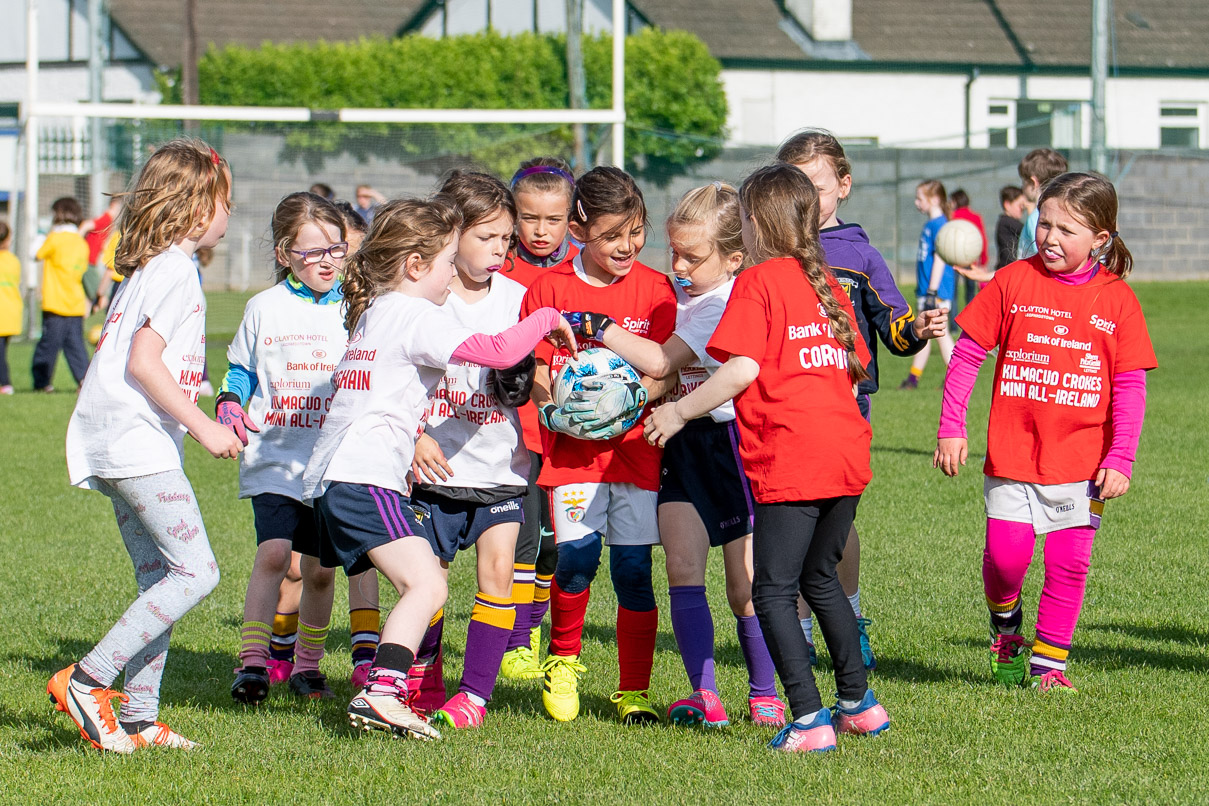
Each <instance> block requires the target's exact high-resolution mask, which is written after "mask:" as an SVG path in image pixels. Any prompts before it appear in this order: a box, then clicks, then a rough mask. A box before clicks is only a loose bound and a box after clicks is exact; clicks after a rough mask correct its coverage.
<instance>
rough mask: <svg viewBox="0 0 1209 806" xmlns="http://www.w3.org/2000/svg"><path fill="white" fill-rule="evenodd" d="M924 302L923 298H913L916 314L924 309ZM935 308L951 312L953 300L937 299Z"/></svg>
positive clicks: (925, 300)
mask: <svg viewBox="0 0 1209 806" xmlns="http://www.w3.org/2000/svg"><path fill="white" fill-rule="evenodd" d="M926 302H927V299H926V298H925V297H916V298H915V312H916V313H920V312H922V311H923V309H924V304H925V303H926ZM936 307H937V308H939V309H940V310H942V311H948V310H951V309H952V308H953V300H951V299H940V298H939V297H937V298H936Z"/></svg>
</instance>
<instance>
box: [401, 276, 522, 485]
mask: <svg viewBox="0 0 1209 806" xmlns="http://www.w3.org/2000/svg"><path fill="white" fill-rule="evenodd" d="M524 297H525V287H524V286H522V285H521V284H520V283H518V282H515V281H514V280H510V279H508V278H507V277H501V276H500V275H498V274H497V275H495V276H494V277H492V278H491V289H490V291H488V292H487V296H485V297H483V298H482V299H480V300H478V301H477V302H474V303H468V302H466V301H465V300H463V299H461V298H460V297H459V296H458V295H457V294H450V295H449V299H448V300H447V301H446V302H445V309H446V310H447V311H448V312H449V314H450V315H451V316H452V317H453V318H454V319H455V320H456V321H457V323H458V324H459V325H463V326H465V327H467V328H471V327H472V328H473V329H474V330H475V332H478V333H487V334H491V335H495V334H496V333H501V332H503V331H505V330H507V329H508V328H510V327H512V326H513V325H515V324H516V323H517V322H518V321H520V312H521V300H523V299H524ZM490 371H491V370H489V369H487V368H486V367H482V366H479V365H478V364H459V363H455V364H450V365H449V368H448V369H446V370H445V378H444V379H443V380H442V381H441V382H440V383H439V384H437V389H436V392H435V393H434V395H433V398H432V402H431V405H430V406H429V408H428V413H427V415H426V416H425V422H426V423H427V427H426V428H425V431H424V433H426V434H427V435H428V436H430V437H432V438H433V439H435V440H436V441H437V444H439V445H440V446H441V451H442V453H444V454H445V459H446V460H447V461H448V462H449V466H450V467H451V468H452V469H453V476H451V477H450V479H449V480H448V481H443V482H441V481H438V482H436V484H437V485H439V486H442V487H475V488H478V489H489V488H491V487H503V486H508V487H524V486H525V485H526V484H528V478H529V451H528V450H526V449H525V445H524V442H522V441H521V437H520V432H521V424H520V415H519V414H517V411H516V409H513V408H508V407H507V406H501V405H499V403H498V402H497V401H496V399H495V394H494V393H493V392H492V390H491V384H489V383H488V382H487V375H488V373H489V372H490Z"/></svg>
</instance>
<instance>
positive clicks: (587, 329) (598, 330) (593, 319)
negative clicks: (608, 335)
mask: <svg viewBox="0 0 1209 806" xmlns="http://www.w3.org/2000/svg"><path fill="white" fill-rule="evenodd" d="M566 319H567V323H568V324H569V325H571V330H572V331H573V332H574V333H575V335H576V336H579V337H581V338H585V339H595V340H596V341H600V340H601V339H603V338H604V332H605V330H606V329H607V328H608V327H609V325H612V324H616V323H615V322H614V321H613V319H612V318H611V317H610V316H608V315H607V314H603V313H591V312H588V311H582V312H577V313H569V314H567V315H566Z"/></svg>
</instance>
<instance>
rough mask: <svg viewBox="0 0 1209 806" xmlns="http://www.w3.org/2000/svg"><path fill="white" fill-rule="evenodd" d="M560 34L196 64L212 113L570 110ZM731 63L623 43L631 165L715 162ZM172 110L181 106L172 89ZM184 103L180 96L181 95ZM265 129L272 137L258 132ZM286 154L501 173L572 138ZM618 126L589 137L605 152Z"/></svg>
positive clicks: (300, 137)
mask: <svg viewBox="0 0 1209 806" xmlns="http://www.w3.org/2000/svg"><path fill="white" fill-rule="evenodd" d="M583 50H584V67H585V71H586V73H587V81H588V103H589V105H590V106H592V107H594V108H607V107H609V106H610V104H611V82H612V42H611V38H610V37H605V36H601V37H585V39H584V47H583ZM564 52H565V51H564V40H563V38H562V37H561V36H539V35H533V34H522V35H519V36H511V37H504V36H500V35H498V34H496V33H484V34H476V35H471V36H456V37H449V38H446V39H430V38H428V37H423V36H407V37H403V38H399V39H392V40H383V39H372V40H362V41H360V42H355V43H326V42H319V43H313V44H292V45H273V44H266V45H264V46H262V47H260V48H257V49H248V48H243V47H236V46H229V47H226V48H223V49H221V50H218V49H211V50H210V51H209V52H208V53H206V55H205V56H204V57H203V58H202V59H201V62H200V64H199V66H198V73H199V84H200V88H201V101H202V103H203V104H230V105H237V106H305V107H309V108H317V109H336V108H340V107H368V108H422V107H437V108H478V109H506V108H514V109H541V108H566V107H567V106H568V104H569V102H568V89H567V71H566V63H565V59H564ZM720 72H721V65H719V63H718V62H717V60H715V59H714V58H713V57H711V56H710V55H709V52H708V51H707V49H706V47H705V45H704V44H703V43H702V42H701V41H700V40H699V39H697V38H696V37H694V36H693V35H691V34H689V33H686V32H683V31H668V32H664V31H659V30H656V29H650V28H648V29H646V30H644V31H642V32H641V33H639V34H636V35H634V36H631V37H628V38H627V40H626V107H627V112H628V124H627V128H626V155H627V165H628V167H629V168H630V169H631V170H637V171H638V172H639V173H642V174H644V175H647V176H650V177H653V178H657V179H658V178H662V177H667V176H670V175H673V174H676V173H679V172H682V171H684V170H685V169H686V168H687V167H688V166H690V165H692V164H693V163H695V162H698V161H701V160H708V159H711V158H712V157H714V156H715V155H716V154H717V152H718V150H719V148H720V143H721V138H722V137H723V135H724V132H725V122H726V97H725V94H724V92H723V89H722V84H721V81H720V78H719V74H720ZM164 86H165V87H166V89H167V91H168V92H167V94H168V100H175V99H176V98H179V92H178V90H177V86H176V83H175V82H174V81H171V80H170V81H167V82H165V85H164ZM173 95H175V96H176V98H174V97H173ZM259 128H261V129H264V128H272V127H266V126H260V127H259ZM281 130H282V131H285V132H286V133H287V150H288V152H289V154H287V156H289V157H292V158H298V159H302V160H304V161H306V162H307V163H308V164H309V165H310V166H312V167H319V165H321V164H322V161H323V159H324V158H325V157H326V156H328V155H332V154H337V153H350V154H354V155H356V156H358V157H359V158H365V157H366V156H368V155H369V154H370V153H375V154H378V155H380V156H384V155H386V154H391V155H394V156H396V157H397V158H399V159H401V160H403V161H408V162H414V163H424V162H434V163H438V164H435V165H432V166H429V167H434V168H438V169H439V168H443V167H447V165H445V164H441V163H449V164H456V163H459V162H460V163H463V164H464V163H465V162H466V161H467V160H469V161H473V162H476V163H478V164H480V165H481V166H483V167H485V168H488V169H490V170H494V171H496V172H498V173H501V174H508V173H510V172H511V171H512V170H513V169H514V168H515V165H516V162H517V161H518V160H519V159H523V158H525V157H529V156H533V155H535V154H538V153H547V152H550V151H554V152H556V153H560V154H569V152H570V150H571V132H570V127H568V126H502V125H497V126H481V125H441V126H419V125H407V126H403V125H377V124H363V125H357V126H350V125H347V124H332V123H319V124H313V125H311V126H308V127H304V128H303V127H281ZM606 136H607V127H600V126H596V127H592V130H591V138H590V139H591V141H592V142H593V143H594V145H595V146H596V147H597V148H599V147H600V145H601V144H602V143H603V142H604V139H605V137H606Z"/></svg>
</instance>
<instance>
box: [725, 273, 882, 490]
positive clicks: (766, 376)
mask: <svg viewBox="0 0 1209 806" xmlns="http://www.w3.org/2000/svg"><path fill="white" fill-rule="evenodd" d="M827 277H828V281H829V282H830V284H831V291H832V293H833V294H834V295H835V298H836V300H837V301H839V303H840V305H841V306H842V307H843V308H844V310H845V312H846V313H847V314H848V316H849V317H850V318H851V319H852V322H853V324H852V327H853V330H856V314H855V313H854V312H853V310H852V303H851V301H849V299H848V295H847V294H845V293H844V290H843V288H841V287H840V285H839V283H838V282H836V280H835V278H834V277H833V276H831V274H830V272H828V274H827ZM707 349H708V351H709V353H710V355H712V356H713V357H714V358H715V359H717V360H718V361H722V362H725V361H727V360H728V359H730V357H731V356H732V355H741V356H746V357H748V358H752V359H754V360H755V361H757V362H758V363H759V364H760V374H759V377H757V378H756V380H755V382H753V383H752V384H751V386H749V387H747V389H745V390H744V391H743V392H742V393H741V394H740V395H739V396H738V397H736V398H735V412H736V414H737V419H738V423H739V436H740V445H739V452H740V455H741V456H742V458H743V468H744V469H745V470H746V471H747V475H748V477H749V478H750V479H751V486H752V492H753V494H754V495H755V498H756V500H757V501H759V502H760V503H762V504H767V503H775V502H779V501H810V500H815V499H820V498H835V497H837V496H842V495H859V494H860V493H861V492H862V491H863V490H864V489H865V486H866V485H867V484H868V483H869V479H870V478H872V473H871V471H870V469H869V442H870V439H871V437H872V433H873V432H872V430H871V429H870V428H869V423H868V422H866V421H865V418H864V417H862V416H861V413H860V409H859V408H858V407H857V405H856V398H855V396H854V395H853V393H852V380H851V378H850V377H849V375H848V359H847V353H846V352H845V351H844V348H843V347H841V346H840V344H839V342H838V341H836V338H835V336H834V335H833V334H832V331H831V322H830V320H829V319H828V318H827V311H826V309H825V308H823V304H822V303H821V302H820V301H819V298H818V295H817V294H815V292H814V288H813V287H811V285H810V282H809V281H808V280H807V279H806V276H805V274H803V273H802V268H801V266H800V265H799V263H798V262H797V261H796V260H794V259H792V258H776V259H774V260H769V261H765V262H764V263H760V264H759V265H756V266H753V267H751V268H750V269H747V270H745V271H744V272H743V273H742V274H740V275H739V276H738V277H737V278H736V279H735V285H734V288H733V289H732V290H731V293H730V300H729V301H728V302H727V305H726V312H725V313H724V314H722V321H721V322H719V323H718V329H717V330H716V331H715V332H714V336H713V338H712V339H710V341H709V346H708V348H707ZM856 353H857V357H858V358H859V359H860V361H861V363H862V364H864V365H867V364H868V363H869V350H868V348H867V347H866V346H865V342H864V340H863V339H862V338H861V337H860V334H859V332H858V333H857V336H856Z"/></svg>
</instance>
